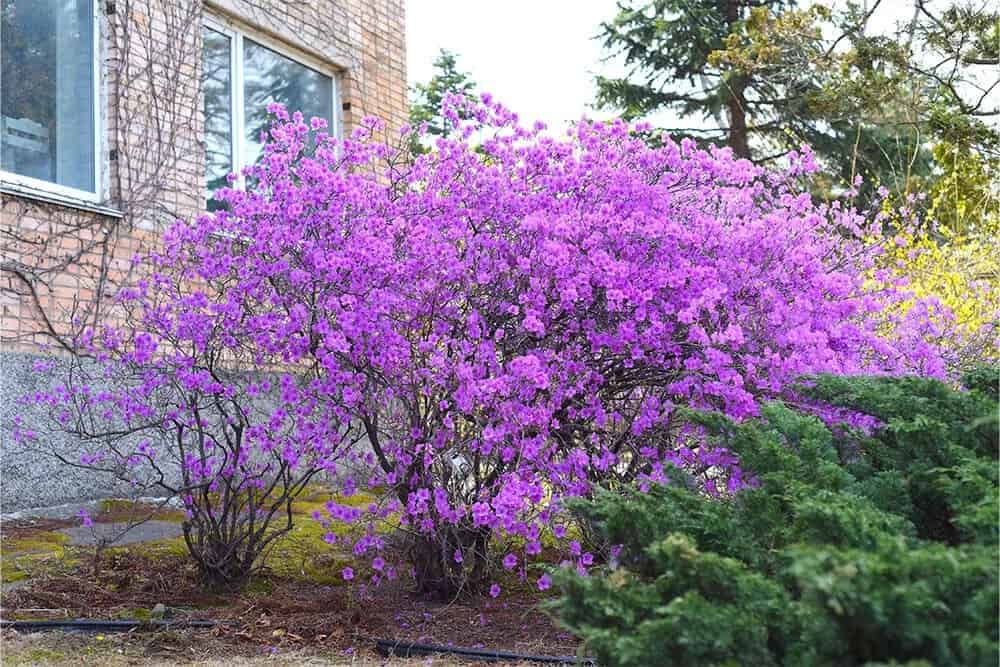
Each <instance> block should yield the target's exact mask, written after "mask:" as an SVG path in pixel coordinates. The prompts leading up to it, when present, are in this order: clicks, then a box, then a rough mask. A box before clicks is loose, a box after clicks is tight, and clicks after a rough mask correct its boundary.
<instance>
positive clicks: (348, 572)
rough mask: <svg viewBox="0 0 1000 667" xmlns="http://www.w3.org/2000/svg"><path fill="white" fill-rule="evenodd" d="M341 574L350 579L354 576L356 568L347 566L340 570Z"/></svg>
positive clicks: (345, 579) (345, 578)
mask: <svg viewBox="0 0 1000 667" xmlns="http://www.w3.org/2000/svg"><path fill="white" fill-rule="evenodd" d="M340 575H341V576H342V577H343V578H344V581H350V580H351V579H353V578H354V570H353V569H352V568H350V567H345V568H344V569H343V570H341V571H340Z"/></svg>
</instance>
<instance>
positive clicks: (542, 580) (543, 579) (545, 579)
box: [538, 574, 552, 591]
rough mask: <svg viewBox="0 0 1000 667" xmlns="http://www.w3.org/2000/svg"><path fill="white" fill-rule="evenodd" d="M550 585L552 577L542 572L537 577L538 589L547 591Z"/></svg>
mask: <svg viewBox="0 0 1000 667" xmlns="http://www.w3.org/2000/svg"><path fill="white" fill-rule="evenodd" d="M551 586H552V577H550V576H549V575H548V574H543V575H542V576H540V577H539V578H538V590H540V591H547V590H548V589H549V588H550V587H551Z"/></svg>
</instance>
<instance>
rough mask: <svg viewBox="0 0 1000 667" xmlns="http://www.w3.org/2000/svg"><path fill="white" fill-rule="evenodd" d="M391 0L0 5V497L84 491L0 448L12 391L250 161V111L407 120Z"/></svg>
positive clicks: (34, 499) (71, 0)
mask: <svg viewBox="0 0 1000 667" xmlns="http://www.w3.org/2000/svg"><path fill="white" fill-rule="evenodd" d="M404 14H405V8H404V0H0V21H2V23H0V48H2V55H0V67H2V74H0V198H2V202H0V216H2V220H0V243H2V248H3V257H2V265H0V268H2V273H0V344H2V351H0V372H2V379H0V401H2V405H0V415H2V418H3V424H2V428H0V435H2V436H3V443H2V448H0V454H3V458H2V463H0V483H2V485H3V493H2V495H0V500H2V502H3V506H4V507H3V510H4V511H9V510H10V509H16V508H18V507H21V506H24V505H29V504H35V505H38V504H53V503H57V502H67V501H72V500H76V499H80V498H86V497H91V496H93V495H95V494H97V493H100V492H101V490H100V489H94V488H90V487H89V486H88V484H90V482H88V480H86V479H82V478H77V477H76V476H74V474H73V473H72V471H69V472H67V471H59V473H58V477H59V480H58V481H55V480H54V473H53V471H52V469H50V467H49V464H47V463H43V462H39V461H35V460H31V461H26V460H25V457H24V456H22V455H20V454H14V453H13V452H12V451H11V449H10V437H9V435H10V429H11V424H12V422H11V420H12V419H13V417H14V415H15V414H16V411H17V408H16V398H17V397H18V396H20V395H23V394H25V393H28V392H30V391H31V390H32V389H33V388H34V387H35V384H36V383H37V382H38V381H40V380H43V379H44V378H39V377H37V373H35V372H34V370H33V368H34V363H35V361H36V360H37V359H38V357H39V356H40V355H45V356H50V355H59V354H60V353H67V352H68V350H69V349H70V348H72V344H73V343H72V342H73V340H74V337H75V336H76V335H78V334H79V332H81V331H82V330H84V329H85V328H87V327H88V326H91V325H93V324H94V323H96V322H99V321H102V318H106V317H108V316H109V315H108V312H109V305H108V304H109V302H110V300H111V297H112V295H113V293H114V289H115V287H116V286H117V285H120V284H122V283H124V282H127V280H128V279H129V277H130V275H131V271H132V263H131V258H132V257H133V256H134V255H135V254H136V253H137V252H141V251H142V250H143V248H144V247H148V246H149V245H150V244H153V243H155V241H156V238H157V236H158V234H159V232H160V231H161V230H162V229H163V228H164V227H165V226H166V225H168V224H170V223H172V222H173V221H174V220H177V219H192V218H194V217H196V216H197V215H199V214H201V213H203V212H204V211H205V210H206V209H211V207H212V201H211V192H212V191H213V190H214V189H215V188H217V187H219V186H220V185H222V184H224V183H225V179H226V175H227V174H229V173H230V172H233V171H236V170H238V169H239V168H241V167H243V166H246V165H248V164H252V162H253V161H254V160H255V159H256V157H257V156H258V155H259V153H260V150H261V146H260V143H259V137H260V132H261V130H262V129H263V128H264V127H266V125H267V123H268V117H267V113H266V107H267V105H268V104H269V103H271V102H280V103H282V104H284V105H285V106H286V107H287V108H288V109H289V110H290V111H296V110H298V111H302V112H303V114H304V115H306V116H307V117H311V116H318V117H322V118H325V119H326V120H327V121H328V123H329V126H330V127H331V128H332V130H333V131H334V132H336V133H338V134H342V135H343V134H345V133H349V132H350V131H351V129H352V128H353V127H354V126H356V125H357V124H358V123H359V121H360V120H361V118H363V117H365V116H368V115H374V116H378V117H379V118H381V119H382V120H383V121H384V122H385V124H386V131H387V133H392V132H396V131H398V128H399V127H400V126H401V125H402V124H403V123H405V122H406V118H407V102H406V97H407V90H406V72H405V68H406V57H405V27H404V25H405V16H404Z"/></svg>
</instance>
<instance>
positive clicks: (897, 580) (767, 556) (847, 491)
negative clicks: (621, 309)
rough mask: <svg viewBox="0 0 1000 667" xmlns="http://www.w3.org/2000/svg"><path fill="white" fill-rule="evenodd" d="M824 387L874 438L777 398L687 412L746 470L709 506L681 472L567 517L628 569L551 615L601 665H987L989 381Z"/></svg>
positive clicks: (991, 520)
mask: <svg viewBox="0 0 1000 667" xmlns="http://www.w3.org/2000/svg"><path fill="white" fill-rule="evenodd" d="M966 387H967V390H962V391H955V390H953V389H951V388H949V387H948V386H947V385H945V384H942V383H941V382H938V381H935V380H928V379H919V378H888V377H883V378H844V377H820V378H817V379H816V380H815V381H814V382H812V383H810V386H809V387H808V388H807V389H806V392H807V393H808V394H810V395H812V396H813V397H815V398H817V399H821V400H824V401H828V402H831V403H834V404H836V405H840V406H844V407H847V408H850V409H852V410H856V411H859V412H862V413H865V414H868V415H871V416H874V417H876V418H877V419H878V420H879V422H880V426H879V427H878V428H877V429H876V430H875V431H874V434H873V435H871V436H864V435H861V434H859V433H858V432H857V431H855V430H851V429H847V428H843V429H834V430H833V431H831V429H829V428H827V426H825V425H824V424H823V422H821V421H820V420H819V419H817V418H815V417H813V416H807V415H804V414H802V413H800V412H796V411H793V410H791V409H789V408H788V407H786V406H784V405H781V404H770V405H767V406H765V407H763V408H762V410H761V415H760V418H759V419H757V420H753V421H746V422H743V423H734V422H731V421H729V420H728V419H726V418H724V417H722V416H719V415H715V414H704V413H693V412H692V413H689V416H690V419H691V420H692V421H694V422H696V423H698V424H701V425H702V426H703V427H705V428H706V429H707V430H708V431H709V432H710V433H712V434H713V435H714V437H715V438H716V439H717V440H718V443H719V444H720V445H722V446H725V447H728V448H730V449H731V450H733V451H734V452H736V453H737V454H739V456H740V457H741V459H742V464H743V466H744V468H745V469H746V470H749V471H753V473H754V474H755V475H756V477H757V480H758V481H759V486H758V487H757V488H753V489H748V490H744V491H741V492H739V493H738V494H736V495H735V496H730V497H724V498H713V497H710V496H707V495H706V494H705V493H704V492H703V491H700V490H699V489H698V488H697V487H695V486H694V485H693V484H690V483H688V480H686V479H685V478H684V477H683V475H682V474H681V473H680V472H677V473H675V474H674V475H673V476H672V478H671V482H670V484H668V485H665V486H660V487H657V488H654V489H653V490H652V491H650V492H649V493H639V492H636V493H633V494H629V495H626V496H621V495H615V494H612V493H605V494H604V495H601V496H599V497H598V498H596V499H595V500H593V501H580V502H579V503H578V504H577V505H576V506H575V507H574V509H575V510H576V511H578V512H580V513H582V515H583V516H585V517H587V519H588V520H589V521H591V522H593V524H594V526H595V527H596V529H597V530H598V531H599V532H600V533H601V534H602V535H603V537H604V538H605V539H607V540H608V541H609V542H610V543H612V544H619V545H622V550H621V553H620V555H619V558H620V563H619V565H618V566H617V567H616V568H615V569H611V570H609V571H607V572H605V573H604V574H602V575H601V576H595V575H594V574H591V576H581V575H579V574H577V573H576V572H573V571H571V570H563V571H561V572H560V573H558V575H557V576H556V577H555V580H556V582H557V584H559V585H560V586H561V588H562V591H563V596H562V597H561V598H560V599H558V600H557V601H555V602H554V603H553V606H554V608H555V610H556V611H557V612H558V614H559V615H560V617H561V619H562V621H563V623H564V624H565V625H566V626H567V627H568V628H569V629H571V630H572V631H574V632H576V633H577V634H578V635H579V636H580V637H582V638H584V639H585V640H586V641H587V643H588V645H589V650H591V651H593V652H594V654H595V655H596V656H597V659H598V661H599V662H600V664H602V665H636V666H644V667H649V666H651V665H672V666H676V667H681V666H684V665H838V666H839V665H875V664H910V665H917V664H927V665H932V664H933V665H996V664H997V661H998V637H997V634H998V633H997V619H998V602H997V596H998V588H997V571H998V556H997V548H998V540H997V447H998V442H997V376H996V373H995V371H991V372H983V371H980V372H979V373H977V374H976V375H974V376H970V377H968V378H966Z"/></svg>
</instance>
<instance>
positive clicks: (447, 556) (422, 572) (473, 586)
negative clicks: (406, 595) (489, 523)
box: [407, 527, 490, 600]
mask: <svg viewBox="0 0 1000 667" xmlns="http://www.w3.org/2000/svg"><path fill="white" fill-rule="evenodd" d="M489 538H490V533H489V530H484V529H474V528H459V527H456V528H452V529H450V530H447V531H446V532H445V533H444V534H434V535H426V536H424V535H420V536H416V537H414V538H413V539H412V541H411V542H410V543H409V546H408V549H407V552H408V553H407V555H408V558H409V561H410V564H411V565H413V572H414V579H415V580H416V593H417V594H418V595H421V596H424V597H428V598H431V599H435V600H449V599H452V598H454V597H455V596H456V595H458V594H459V593H462V592H467V593H477V592H481V591H483V590H485V585H486V583H487V581H486V575H487V567H486V566H487V550H488V549H489ZM456 551H459V552H461V554H462V562H461V563H459V562H456V561H455V552H456Z"/></svg>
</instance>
